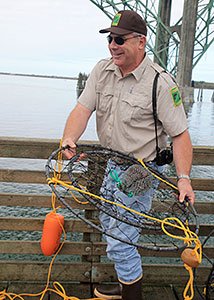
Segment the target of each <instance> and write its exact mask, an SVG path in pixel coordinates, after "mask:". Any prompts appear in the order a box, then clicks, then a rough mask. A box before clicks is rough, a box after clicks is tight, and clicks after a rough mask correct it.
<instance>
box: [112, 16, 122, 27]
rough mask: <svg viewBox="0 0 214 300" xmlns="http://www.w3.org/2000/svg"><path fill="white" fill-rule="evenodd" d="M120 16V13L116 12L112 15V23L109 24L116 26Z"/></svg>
mask: <svg viewBox="0 0 214 300" xmlns="http://www.w3.org/2000/svg"><path fill="white" fill-rule="evenodd" d="M120 18H121V14H116V15H115V16H114V19H113V21H112V23H111V26H118V23H119V21H120Z"/></svg>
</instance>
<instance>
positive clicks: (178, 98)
mask: <svg viewBox="0 0 214 300" xmlns="http://www.w3.org/2000/svg"><path fill="white" fill-rule="evenodd" d="M170 93H171V96H172V99H173V101H174V105H175V106H178V105H180V104H181V103H182V99H181V94H180V92H179V90H178V87H177V86H175V87H173V88H171V90H170Z"/></svg>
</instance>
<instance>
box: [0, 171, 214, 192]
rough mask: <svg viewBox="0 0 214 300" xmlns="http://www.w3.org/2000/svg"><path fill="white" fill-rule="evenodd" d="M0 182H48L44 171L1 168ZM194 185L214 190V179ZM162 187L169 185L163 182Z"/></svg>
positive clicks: (197, 182) (195, 179) (206, 179)
mask: <svg viewBox="0 0 214 300" xmlns="http://www.w3.org/2000/svg"><path fill="white" fill-rule="evenodd" d="M169 179H170V180H172V181H174V182H176V179H175V178H173V177H172V178H171V177H170V178H169ZM0 182H16V183H34V184H47V179H46V177H45V173H44V171H25V170H12V169H4V170H2V169H0ZM192 186H193V189H194V190H200V191H214V179H213V178H192ZM160 188H168V187H167V186H166V185H165V184H163V183H161V184H160Z"/></svg>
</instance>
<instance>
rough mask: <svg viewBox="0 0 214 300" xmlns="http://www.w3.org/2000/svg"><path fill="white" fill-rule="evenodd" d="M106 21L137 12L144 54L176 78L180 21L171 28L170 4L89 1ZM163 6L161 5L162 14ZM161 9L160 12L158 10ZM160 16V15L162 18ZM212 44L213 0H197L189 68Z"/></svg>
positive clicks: (152, 0) (140, 0) (155, 0)
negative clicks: (122, 13)
mask: <svg viewBox="0 0 214 300" xmlns="http://www.w3.org/2000/svg"><path fill="white" fill-rule="evenodd" d="M90 1H91V2H92V3H93V4H95V5H96V6H97V7H98V8H99V9H101V10H102V11H103V12H104V13H105V14H106V15H107V16H108V17H109V19H112V18H113V16H114V15H115V13H116V12H118V11H120V10H124V9H131V10H134V11H137V12H138V13H139V14H140V15H142V16H143V18H144V19H145V21H146V22H147V25H148V36H147V52H148V54H149V55H152V56H153V57H154V60H155V61H156V62H158V63H159V64H160V65H162V66H163V67H164V68H165V69H167V70H168V71H169V72H171V73H172V74H173V75H174V76H176V74H177V69H178V68H177V67H178V59H179V46H180V38H181V24H182V18H180V19H179V20H178V21H177V22H176V23H175V24H173V26H172V25H171V23H170V16H171V2H172V1H173V0H168V1H165V0H159V1H158V0H120V1H119V0H90ZM163 5H165V7H164V10H163ZM161 6H162V8H161ZM163 12H164V14H163ZM213 42H214V0H198V9H197V19H196V30H195V42H194V53H193V61H192V66H193V68H194V67H195V66H196V65H197V63H198V62H199V61H200V59H201V58H202V57H203V55H204V54H205V53H206V52H207V50H208V49H209V47H210V46H211V44H212V43H213Z"/></svg>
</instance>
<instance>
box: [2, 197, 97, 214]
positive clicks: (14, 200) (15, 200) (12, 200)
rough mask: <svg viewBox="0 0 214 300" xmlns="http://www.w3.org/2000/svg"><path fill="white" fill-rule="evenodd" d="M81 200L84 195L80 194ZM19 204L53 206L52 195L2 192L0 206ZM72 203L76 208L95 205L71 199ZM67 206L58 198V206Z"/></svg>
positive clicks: (86, 207) (88, 208) (89, 207)
mask: <svg viewBox="0 0 214 300" xmlns="http://www.w3.org/2000/svg"><path fill="white" fill-rule="evenodd" d="M78 199H79V200H80V201H82V200H83V197H81V196H78ZM1 205H2V206H10V207H12V206H19V207H25V206H27V207H37V208H38V207H45V208H47V207H49V208H51V207H52V204H51V195H36V194H15V193H0V206H1ZM70 205H71V207H72V208H74V209H87V210H91V209H94V207H93V206H92V205H90V204H80V203H78V202H76V201H75V200H74V201H71V202H70ZM58 206H60V207H62V208H65V206H64V205H63V204H62V203H61V202H60V201H59V200H57V199H56V207H58Z"/></svg>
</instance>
